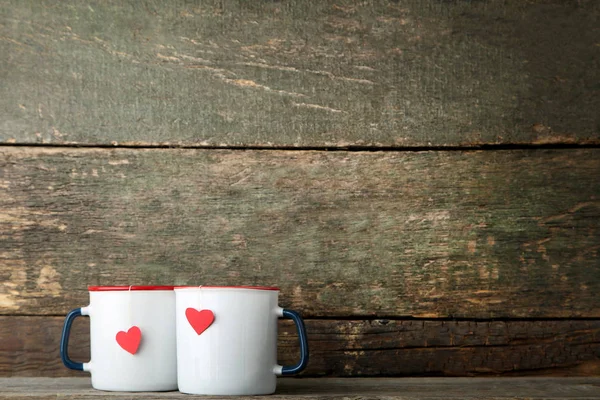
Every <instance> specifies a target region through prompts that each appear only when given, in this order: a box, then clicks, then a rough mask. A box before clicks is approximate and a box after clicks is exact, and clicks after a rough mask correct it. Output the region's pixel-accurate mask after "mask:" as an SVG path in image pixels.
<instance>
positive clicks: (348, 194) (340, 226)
mask: <svg viewBox="0 0 600 400" xmlns="http://www.w3.org/2000/svg"><path fill="white" fill-rule="evenodd" d="M599 176H600V151H599V150H594V149H588V150H543V151H542V150H537V151H493V152H481V151H472V152H413V153H395V152H354V153H348V152H318V151H315V152H306V151H299V152H293V151H242V152H240V151H228V150H219V151H215V150H175V149H174V150H168V151H166V150H127V149H119V150H117V149H115V150H110V149H44V148H27V147H26V148H20V147H5V148H2V149H0V183H1V186H0V234H1V237H0V239H1V240H0V276H2V277H3V279H2V284H1V286H0V288H1V290H2V292H1V294H0V296H1V297H0V300H1V301H0V306H1V309H0V314H4V315H13V314H19V315H24V314H28V315H43V314H53V315H64V314H65V313H66V312H67V311H68V310H69V309H71V308H74V307H77V306H83V305H85V304H87V299H88V294H87V289H86V287H87V286H88V285H115V284H117V285H118V284H121V285H130V284H215V285H221V284H222V285H231V284H234V285H235V284H238V285H239V284H259V285H273V286H280V287H281V289H282V294H281V299H280V304H282V305H283V306H286V307H290V308H292V309H296V310H298V311H300V312H301V313H303V315H304V316H305V317H314V316H328V317H336V316H341V317H349V316H370V317H376V316H379V317H387V316H397V317H398V316H419V317H465V318H496V317H506V318H508V317H526V318H529V317H569V318H572V317H599V316H600V297H599V296H598V295H597V294H598V293H599V292H600V258H599V257H598V249H599V247H600V223H599V219H600V185H599V181H598V177H599Z"/></svg>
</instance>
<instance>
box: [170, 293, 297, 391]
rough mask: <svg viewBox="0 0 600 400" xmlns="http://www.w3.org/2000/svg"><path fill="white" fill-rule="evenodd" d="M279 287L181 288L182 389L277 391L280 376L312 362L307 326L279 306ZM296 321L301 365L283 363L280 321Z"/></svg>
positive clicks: (179, 349) (179, 366)
mask: <svg viewBox="0 0 600 400" xmlns="http://www.w3.org/2000/svg"><path fill="white" fill-rule="evenodd" d="M278 296H279V289H277V288H267V287H247V286H237V287H217V286H201V287H198V286H195V287H189V286H188V287H176V288H175V297H176V320H177V381H178V386H179V391H181V392H183V393H189V394H205V395H259V394H270V393H273V392H275V387H276V384H277V376H278V375H291V374H295V373H298V372H300V371H302V370H303V369H304V368H305V367H306V364H307V363H308V344H307V340H306V331H305V328H304V322H303V321H302V318H301V317H300V315H299V314H298V313H296V312H294V311H290V310H285V309H283V308H281V307H279V306H278ZM281 317H283V318H291V319H292V320H293V321H294V323H295V324H296V329H297V331H298V336H299V339H300V354H301V356H300V362H299V363H298V364H297V365H294V366H289V367H287V366H281V365H278V364H277V319H278V318H281Z"/></svg>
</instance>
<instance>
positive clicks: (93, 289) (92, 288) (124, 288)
mask: <svg viewBox="0 0 600 400" xmlns="http://www.w3.org/2000/svg"><path fill="white" fill-rule="evenodd" d="M174 288H175V287H174V286H88V290H89V291H90V292H116V291H121V292H122V291H130V290H173V289H174Z"/></svg>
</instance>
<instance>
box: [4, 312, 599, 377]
mask: <svg viewBox="0 0 600 400" xmlns="http://www.w3.org/2000/svg"><path fill="white" fill-rule="evenodd" d="M62 324H63V317H50V316H45V317H15V316H9V317H2V316H0V337H2V338H3V340H2V341H1V342H0V376H30V377H39V376H54V377H58V376H79V377H81V376H83V374H82V373H81V372H78V371H71V370H68V369H67V368H65V367H64V366H63V364H62V362H61V361H60V357H59V353H58V348H59V341H60V335H61V330H62ZM306 329H307V334H308V340H309V348H310V362H309V364H308V367H307V369H306V370H305V371H304V372H303V373H302V375H303V376H305V377H306V376H344V377H352V376H363V377H364V376H382V375H384V376H427V375H428V376H476V375H490V374H495V375H500V374H503V375H508V376H514V375H545V376H548V375H552V376H598V375H600V362H599V361H598V360H599V359H600V320H590V321H439V320H425V321H424V320H412V321H411V320H408V321H407V320H403V321H393V320H392V321H390V320H361V321H359V320H313V319H308V320H306ZM279 332H280V334H279V343H278V360H279V363H280V364H282V365H292V364H294V363H295V362H296V360H297V358H298V340H297V335H296V332H295V328H294V326H293V323H291V322H290V321H285V320H282V321H280V323H279ZM71 335H72V340H71V342H70V349H69V354H70V356H71V358H72V359H74V360H79V361H88V360H89V359H90V350H89V322H88V320H86V319H78V320H76V322H75V324H74V325H73V330H72V334H71Z"/></svg>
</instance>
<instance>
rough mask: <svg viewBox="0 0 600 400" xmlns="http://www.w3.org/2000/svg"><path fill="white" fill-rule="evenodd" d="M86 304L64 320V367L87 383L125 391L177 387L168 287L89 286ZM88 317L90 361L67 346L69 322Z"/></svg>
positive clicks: (172, 302) (172, 304)
mask: <svg viewBox="0 0 600 400" xmlns="http://www.w3.org/2000/svg"><path fill="white" fill-rule="evenodd" d="M88 290H89V292H90V305H89V306H87V307H82V308H76V309H75V310H73V311H71V312H70V313H69V314H68V315H67V317H66V319H65V324H64V328H63V333H62V339H61V343H60V355H61V358H62V361H63V363H64V364H65V366H66V367H67V368H70V369H74V370H80V371H88V372H90V373H91V375H92V387H93V388H94V389H99V390H115V391H126V392H140V391H167V390H177V357H176V348H177V345H176V342H175V340H176V336H175V292H174V291H173V286H90V287H89V288H88ZM80 315H87V316H89V317H90V347H91V361H90V362H88V363H80V362H74V361H72V360H71V359H70V358H69V355H68V352H67V349H68V345H69V334H70V330H71V324H72V323H73V320H74V319H75V318H76V317H78V316H80Z"/></svg>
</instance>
